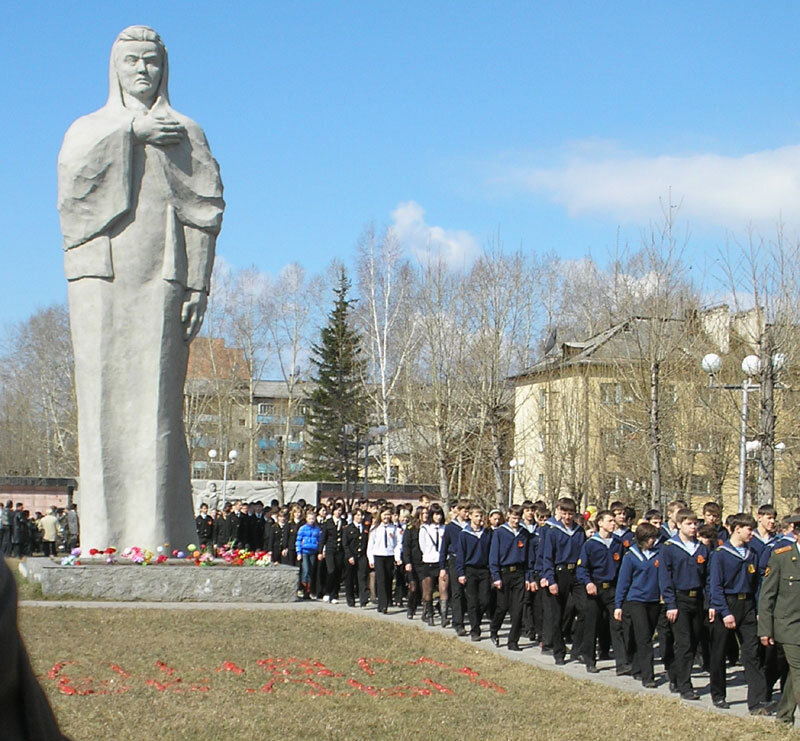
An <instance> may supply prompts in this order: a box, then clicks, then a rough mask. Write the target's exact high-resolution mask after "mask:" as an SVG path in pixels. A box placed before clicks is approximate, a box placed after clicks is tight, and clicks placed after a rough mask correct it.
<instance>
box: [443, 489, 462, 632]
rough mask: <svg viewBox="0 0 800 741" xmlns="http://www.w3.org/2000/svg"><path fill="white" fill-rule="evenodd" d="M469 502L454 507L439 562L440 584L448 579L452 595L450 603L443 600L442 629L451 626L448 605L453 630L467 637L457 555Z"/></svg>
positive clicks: (445, 529) (446, 527) (445, 530)
mask: <svg viewBox="0 0 800 741" xmlns="http://www.w3.org/2000/svg"><path fill="white" fill-rule="evenodd" d="M468 508H469V502H467V501H465V500H463V499H462V500H460V501H459V502H457V503H456V506H455V507H453V511H454V513H455V514H454V516H453V519H452V520H450V522H448V523H447V525H445V528H444V540H443V542H442V557H441V560H440V561H439V582H440V583H441V582H442V580H443V579H447V583H448V590H449V593H450V597H449V601H448V600H447V599H444V598H443V599H442V603H443V604H442V627H443V628H446V627H447V626H448V624H449V621H448V618H447V606H448V603H449V605H450V607H451V609H452V611H453V628H454V629H455V631H456V634H457V635H460V636H465V635H466V634H467V631H466V630H464V613H465V611H466V599H465V596H464V588H463V586H462V585H461V582H459V581H458V573H457V572H456V554H457V552H458V545H459V542H460V541H459V537H460V535H461V531H462V530H463V529H464V527H465V526H466V524H467V510H468Z"/></svg>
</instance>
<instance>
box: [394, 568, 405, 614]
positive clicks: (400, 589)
mask: <svg viewBox="0 0 800 741" xmlns="http://www.w3.org/2000/svg"><path fill="white" fill-rule="evenodd" d="M407 594H408V586H407V585H406V572H405V569H404V567H403V566H402V565H401V566H395V569H394V603H395V604H396V605H398V606H399V605H402V604H403V600H404V599H405V597H406V595H407Z"/></svg>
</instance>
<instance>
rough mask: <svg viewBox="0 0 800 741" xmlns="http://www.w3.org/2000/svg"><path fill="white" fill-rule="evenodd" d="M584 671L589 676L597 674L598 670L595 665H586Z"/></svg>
mask: <svg viewBox="0 0 800 741" xmlns="http://www.w3.org/2000/svg"><path fill="white" fill-rule="evenodd" d="M586 671H587V672H589V674H597V673H598V672H599V671H600V670H599V669H598V668H597V664H587V665H586Z"/></svg>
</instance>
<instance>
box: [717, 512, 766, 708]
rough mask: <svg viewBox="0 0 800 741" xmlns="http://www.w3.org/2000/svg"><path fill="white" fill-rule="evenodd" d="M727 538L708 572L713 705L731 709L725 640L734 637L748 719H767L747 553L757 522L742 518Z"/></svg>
mask: <svg viewBox="0 0 800 741" xmlns="http://www.w3.org/2000/svg"><path fill="white" fill-rule="evenodd" d="M730 525H731V535H730V538H729V540H728V541H727V542H725V543H723V544H722V545H721V546H719V547H718V548H717V549H716V550H715V551H714V556H713V558H712V559H711V565H710V568H709V572H710V573H709V579H708V585H709V590H708V591H709V610H708V620H709V622H710V623H711V666H710V675H711V699H712V701H713V703H714V705H715V706H716V707H718V708H729V707H730V705H729V704H728V702H727V701H726V699H725V692H726V687H727V681H726V675H725V664H726V661H725V659H726V649H727V645H728V640H729V638H728V636H729V635H730V634H731V631H736V635H737V636H738V638H739V643H740V645H741V649H742V664H743V665H744V676H745V680H746V682H747V707H748V708H749V710H750V714H751V715H769V709H768V706H767V702H766V693H767V687H766V682H765V681H764V673H763V671H762V670H761V666H760V665H759V662H758V645H759V640H758V627H757V623H756V592H757V591H758V560H757V559H758V556H757V554H756V552H755V551H754V550H753V549H752V548H750V547H749V545H748V544H749V543H750V541H751V540H752V538H753V530H754V529H755V527H756V521H755V519H753V516H752V515H751V514H748V513H745V512H740V513H739V514H737V515H735V516H734V517H733V519H732V520H731V523H730Z"/></svg>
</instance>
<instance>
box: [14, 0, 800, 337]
mask: <svg viewBox="0 0 800 741" xmlns="http://www.w3.org/2000/svg"><path fill="white" fill-rule="evenodd" d="M799 19H800V13H799V12H798V9H797V6H796V5H795V4H794V3H789V2H773V3H769V4H754V3H752V2H705V3H696V2H681V1H678V2H672V3H669V4H668V5H663V6H661V7H659V8H658V9H654V7H653V6H652V4H649V3H641V2H615V3H604V4H600V3H589V2H572V3H544V2H491V3H490V2H485V3H465V2H429V1H428V2H410V1H406V2H403V3H396V2H394V3H388V2H360V3H355V2H353V3H348V2H292V3H288V2H259V3H255V2H253V3H250V2H231V3H220V2H204V1H202V0H195V1H194V2H180V3H179V2H172V3H170V2H164V1H162V2H149V1H148V0H141V1H140V2H138V3H136V4H135V6H128V5H127V4H122V3H113V4H112V3H100V2H81V3H66V2H40V3H21V2H15V3H13V4H9V5H7V6H6V7H5V10H4V23H3V24H2V26H0V48H1V49H2V52H0V54H2V57H3V60H4V62H5V64H4V65H3V67H4V80H5V111H4V115H3V124H2V129H0V131H2V136H0V161H1V162H2V178H0V223H2V225H3V230H2V237H0V239H2V255H3V261H2V265H3V269H2V272H0V276H1V277H0V325H2V324H4V323H5V322H7V321H17V320H21V319H24V318H26V317H27V316H28V315H29V314H31V313H32V312H33V311H34V310H36V309H37V308H38V307H41V306H45V305H47V304H50V303H52V302H53V301H60V300H62V299H63V298H64V296H65V293H66V291H65V281H64V278H63V274H62V272H61V254H60V235H59V229H58V219H57V213H56V209H55V203H56V177H55V164H56V156H57V153H58V149H59V147H60V144H61V138H62V136H63V134H64V131H65V130H66V128H67V127H68V125H69V124H70V123H71V122H72V121H73V120H74V119H75V118H77V117H78V116H80V115H83V114H85V113H88V112H90V111H92V110H94V109H96V108H98V107H100V106H101V105H102V104H103V103H104V101H105V97H106V94H107V84H108V83H107V65H108V52H109V49H110V46H111V43H112V42H113V39H114V37H115V35H116V34H117V33H118V32H119V31H120V30H121V29H122V28H124V27H125V26H127V25H130V24H133V23H144V24H147V25H151V26H153V27H154V28H156V29H157V30H158V31H159V33H160V34H161V35H162V38H163V39H164V41H165V43H166V45H167V47H168V48H169V51H170V91H171V98H172V102H173V105H174V106H175V107H176V108H177V109H178V110H180V111H181V112H183V113H185V114H187V115H189V116H191V117H192V118H194V119H195V120H196V121H198V122H199V123H200V124H201V126H203V128H204V129H205V131H206V134H207V136H208V139H209V142H210V144H211V147H212V151H213V152H214V154H215V156H216V157H217V159H218V160H219V162H220V166H221V168H222V175H223V181H224V183H225V198H226V201H227V203H228V207H227V210H226V213H225V222H224V225H223V230H222V235H221V237H220V241H219V244H218V252H219V254H220V255H222V257H224V258H225V260H226V261H227V262H229V263H230V264H232V265H234V266H236V267H246V266H248V265H251V264H255V265H257V266H258V267H259V268H261V269H262V270H264V271H268V272H271V273H276V272H278V271H279V270H280V269H281V268H282V267H283V266H284V265H285V264H287V263H288V262H291V261H298V262H300V263H302V264H303V265H304V266H305V267H307V268H308V269H310V270H312V271H315V270H320V269H322V268H324V267H325V266H326V265H327V263H328V262H329V261H330V259H331V258H333V257H340V258H342V259H344V260H345V261H349V260H351V259H352V256H353V253H354V246H355V243H356V241H357V239H358V236H359V234H360V232H361V231H362V229H363V227H364V225H365V224H366V223H367V222H370V221H374V222H376V223H377V224H378V225H379V226H381V225H385V224H393V225H394V226H395V227H396V228H397V230H398V233H399V234H400V235H401V237H402V238H403V240H404V242H405V244H406V247H407V249H408V250H409V253H410V254H412V255H417V256H419V255H420V254H422V253H424V252H425V251H431V250H433V251H441V252H442V253H443V254H445V255H447V256H448V259H450V260H452V261H453V262H455V263H458V262H463V261H469V259H470V257H471V256H474V254H475V252H476V251H477V250H479V249H480V248H481V247H482V246H483V245H484V244H486V243H487V240H489V239H491V238H492V236H493V235H495V234H497V233H498V232H499V233H500V234H501V237H502V239H503V241H504V243H505V244H506V245H507V246H509V247H517V246H521V247H522V248H523V249H525V250H536V251H546V250H548V251H549V250H552V251H555V252H557V253H558V254H560V255H561V256H563V257H564V258H567V259H572V258H579V257H581V256H583V255H586V254H587V253H591V254H592V255H593V256H595V257H596V258H597V259H598V260H600V261H601V262H602V261H604V260H605V259H606V258H607V256H608V254H609V250H610V249H612V248H613V246H614V243H615V242H616V240H617V235H618V232H619V233H620V234H621V238H622V240H623V241H625V240H627V241H629V242H630V243H631V244H634V245H635V244H636V243H637V242H638V240H639V235H640V233H641V230H642V228H643V227H646V226H647V223H648V220H649V219H651V218H654V217H657V215H658V212H659V204H658V199H659V196H664V195H666V194H667V192H668V191H669V189H670V188H672V193H673V198H674V199H675V200H676V201H677V200H681V201H682V203H683V205H682V209H681V216H682V218H683V221H684V224H685V225H687V226H688V228H689V229H690V232H691V235H692V236H691V241H690V244H689V257H690V258H691V259H692V260H693V261H695V262H696V263H697V264H701V263H703V262H704V261H705V260H706V257H707V256H709V255H710V256H711V258H712V259H713V256H714V255H715V254H716V251H717V250H718V249H719V248H720V247H721V246H722V245H724V244H725V241H726V239H727V238H729V237H730V235H731V234H732V235H733V236H734V237H736V236H743V235H744V230H745V228H746V225H747V224H748V223H752V224H754V225H755V226H756V228H757V229H759V230H761V232H762V233H764V234H765V235H767V236H769V235H771V234H772V233H774V229H775V226H774V225H775V223H776V221H777V220H778V218H780V217H782V218H783V219H784V220H785V221H786V223H787V227H788V229H789V231H790V234H792V235H793V234H796V231H797V228H796V225H795V223H794V222H795V218H796V214H798V213H800V146H798V145H800V89H799V88H800V83H798V75H799V74H800V44H798V42H797V39H798V38H800V33H798V31H800V28H798V26H800V23H798V20H799ZM798 223H800V220H798Z"/></svg>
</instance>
